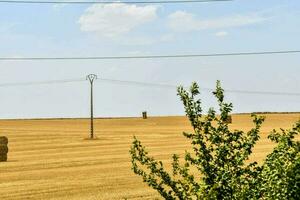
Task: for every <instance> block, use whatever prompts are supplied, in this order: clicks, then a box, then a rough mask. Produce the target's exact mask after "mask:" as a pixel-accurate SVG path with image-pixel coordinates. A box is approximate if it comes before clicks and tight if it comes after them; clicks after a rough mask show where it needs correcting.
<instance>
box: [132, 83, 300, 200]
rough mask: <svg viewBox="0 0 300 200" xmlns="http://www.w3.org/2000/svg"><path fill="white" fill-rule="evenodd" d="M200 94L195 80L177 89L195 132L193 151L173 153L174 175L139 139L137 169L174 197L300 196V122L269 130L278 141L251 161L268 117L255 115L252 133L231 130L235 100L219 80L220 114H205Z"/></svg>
mask: <svg viewBox="0 0 300 200" xmlns="http://www.w3.org/2000/svg"><path fill="white" fill-rule="evenodd" d="M198 94H199V87H198V85H197V84H196V83H193V84H192V86H191V88H190V90H189V91H186V90H184V89H183V88H182V87H179V88H178V95H179V96H180V98H181V101H182V102H183V105H184V108H185V112H186V115H187V117H188V118H189V120H190V122H191V125H192V127H193V130H194V131H193V133H184V136H185V137H186V138H188V139H189V140H190V141H191V145H192V149H193V152H186V153H185V156H184V159H183V162H180V158H179V156H178V155H173V162H172V168H173V173H169V172H167V171H166V170H165V168H164V165H163V163H162V162H159V161H156V160H155V159H154V158H153V157H150V156H149V155H148V152H147V151H146V150H145V147H144V146H142V144H141V142H140V141H139V140H137V139H136V138H134V142H133V144H132V147H131V150H130V154H131V157H132V169H133V171H134V173H135V174H138V175H140V176H142V177H143V181H144V182H146V183H147V184H148V185H149V186H150V187H152V188H153V189H155V190H157V191H158V192H159V193H160V195H161V196H162V197H164V198H165V199H170V200H172V199H183V200H189V199H225V200H226V199H300V198H299V194H300V192H299V185H300V182H299V181H300V153H299V150H300V145H299V142H295V141H293V138H294V136H295V135H296V134H298V133H299V132H300V122H299V123H297V124H296V126H295V127H294V128H293V129H292V130H288V131H285V130H281V131H282V133H281V134H280V133H278V132H276V131H274V132H273V133H272V134H270V136H269V138H270V139H271V140H272V141H274V142H276V143H278V145H277V147H276V148H275V149H274V151H273V152H272V153H271V154H269V155H268V156H267V158H266V161H265V163H264V164H263V165H262V166H259V165H258V164H257V163H256V162H253V163H248V162H246V161H247V160H248V158H249V156H250V154H251V153H252V149H253V147H254V145H255V143H256V142H257V141H258V140H259V132H260V127H261V125H262V123H263V121H264V117H259V116H256V115H253V116H252V117H253V123H254V127H253V128H252V129H251V130H250V131H248V132H243V131H241V130H233V131H232V130H229V127H228V124H227V118H228V116H229V114H230V112H231V111H232V104H231V103H226V102H224V91H223V89H222V88H221V86H220V82H219V81H218V82H217V87H216V91H215V92H214V93H213V94H214V95H215V97H216V98H217V100H218V104H219V114H218V115H217V112H216V111H215V110H214V109H213V108H210V109H209V111H208V113H207V114H206V115H203V114H202V107H201V101H200V99H196V97H197V95H198ZM195 171H196V174H195ZM195 175H196V176H195ZM197 175H198V176H197Z"/></svg>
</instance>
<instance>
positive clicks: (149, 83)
mask: <svg viewBox="0 0 300 200" xmlns="http://www.w3.org/2000/svg"><path fill="white" fill-rule="evenodd" d="M84 81H86V79H83V78H78V79H64V80H50V81H37V82H17V83H2V84H0V87H11V86H28V85H45V84H61V83H73V82H84ZM98 81H103V82H109V83H114V84H121V85H124V84H125V85H133V86H143V87H158V88H167V89H176V88H177V87H178V85H172V84H166V83H152V82H140V81H128V80H117V79H105V78H98ZM95 83H97V82H95ZM98 83H99V82H98ZM200 90H201V91H214V90H215V89H212V88H205V87H204V88H203V87H200ZM225 92H227V93H237V94H258V95H276V96H300V93H293V92H275V91H255V90H231V89H228V90H225Z"/></svg>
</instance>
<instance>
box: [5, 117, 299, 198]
mask: <svg viewBox="0 0 300 200" xmlns="http://www.w3.org/2000/svg"><path fill="white" fill-rule="evenodd" d="M265 116H266V117H267V119H266V122H265V123H264V124H263V127H262V134H261V140H260V141H259V142H258V144H257V146H256V148H255V151H254V155H253V156H252V157H251V160H256V161H262V159H263V158H264V156H265V155H266V154H267V153H268V152H270V151H271V150H272V148H273V146H274V145H273V144H272V143H271V142H270V141H269V140H268V139H267V135H268V133H269V132H270V131H271V130H272V129H273V128H276V129H278V128H290V127H291V126H292V125H293V123H294V122H296V121H297V120H299V118H300V114H268V115H265ZM230 127H231V128H232V129H242V130H245V131H247V130H250V129H251V128H252V127H253V124H252V123H251V118H250V115H233V124H231V125H230ZM95 130H96V135H97V137H98V138H99V139H98V140H85V139H84V138H87V137H88V134H89V121H88V120H84V119H72V120H1V121H0V135H1V136H2V135H5V136H7V137H8V138H9V154H8V162H6V163H0V188H1V192H0V199H13V200H15V199H22V200H24V199H68V200H69V199H70V200H75V199H76V200H82V199H88V200H92V199H110V200H111V199H155V198H159V196H158V195H157V194H156V192H155V191H153V190H151V189H149V188H148V187H147V186H146V185H145V184H144V183H142V179H141V178H140V177H137V176H136V175H134V174H133V172H132V171H131V163H130V155H129V152H128V151H129V148H130V144H131V142H132V138H133V135H135V136H137V137H138V138H139V139H140V140H141V141H142V143H143V144H144V145H145V146H147V147H148V148H147V149H148V150H149V151H150V154H151V155H152V156H154V157H155V158H157V159H160V160H162V161H163V162H164V163H166V165H167V166H168V165H169V164H170V161H171V156H172V154H173V153H178V154H181V155H182V154H183V153H184V150H186V149H187V150H188V149H189V148H190V147H189V143H188V141H187V140H186V139H185V138H184V137H183V136H182V132H183V131H190V130H191V127H190V125H189V122H188V120H187V119H186V118H185V117H153V118H149V119H147V120H143V119H139V118H124V119H97V120H95ZM297 139H299V137H298V138H297Z"/></svg>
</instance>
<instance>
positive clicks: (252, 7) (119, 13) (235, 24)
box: [0, 0, 300, 118]
mask: <svg viewBox="0 0 300 200" xmlns="http://www.w3.org/2000/svg"><path fill="white" fill-rule="evenodd" d="M299 35H300V2H299V1H298V0H285V1H283V0H264V1H261V0H251V1H246V0H235V1H231V2H210V3H186V4H160V5H159V4H155V5H153V4H152V5H151V4H136V5H135V4H124V3H122V1H120V3H118V4H104V5H100V4H89V5H69V4H52V5H49V4H43V5H39V4H26V5H25V4H5V3H0V57H4V58H5V57H57V56H59V57H61V56H67V57H68V56H72V57H74V56H140V55H160V54H163V55H165V54H209V53H231V52H254V51H280V50H300V49H299V48H300V47H299V46H300V38H299ZM90 73H94V74H97V75H98V77H99V78H103V79H117V80H129V81H142V82H152V83H166V84H172V85H184V86H188V85H190V84H191V83H192V82H193V81H196V82H197V83H198V84H199V86H200V89H201V87H202V88H214V87H215V83H216V81H217V80H220V81H221V83H222V86H223V87H224V89H225V90H226V89H229V90H231V89H232V90H258V91H274V92H295V93H297V92H298V93H299V92H300V89H299V88H300V87H299V86H300V78H299V74H300V55H299V54H281V55H255V56H228V57H198V58H164V59H129V60H63V61H62V60H60V61H45V60H44V61H0V85H1V84H5V83H18V82H32V81H49V80H65V79H78V78H83V79H84V78H85V77H86V75H87V74H90ZM94 92H95V99H94V101H95V116H96V117H124V116H140V115H141V112H142V111H147V112H148V113H149V115H150V116H151V115H153V116H154V115H155V116H162V115H183V114H184V109H183V106H182V104H181V102H180V99H179V97H178V96H177V92H176V88H174V89H173V88H160V87H145V86H136V85H127V84H112V83H109V82H104V81H101V80H100V79H98V80H97V81H96V82H95V86H94ZM225 95H226V101H228V102H232V103H233V105H234V110H233V111H234V112H236V113H240V112H254V111H274V112H275V111H276V112H278V111H291V112H294V111H300V101H299V96H276V95H257V94H236V93H225ZM199 98H201V99H202V102H203V107H204V110H207V109H208V108H209V107H216V100H215V99H214V97H213V96H212V94H211V93H210V92H207V91H205V90H204V91H202V93H201V95H200V96H199ZM88 116H89V83H88V82H87V81H82V82H74V83H59V84H49V85H24V86H10V87H0V118H47V117H88Z"/></svg>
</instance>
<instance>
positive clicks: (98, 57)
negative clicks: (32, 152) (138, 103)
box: [0, 50, 300, 61]
mask: <svg viewBox="0 0 300 200" xmlns="http://www.w3.org/2000/svg"><path fill="white" fill-rule="evenodd" d="M296 53H300V50H282V51H255V52H233V53H211V54H168V55H140V56H84V57H83V56H76V57H0V60H7V61H9V60H12V61H18V60H19V61H28V60H32V61H34V60H121V59H159V58H194V57H226V56H253V55H274V54H296Z"/></svg>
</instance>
